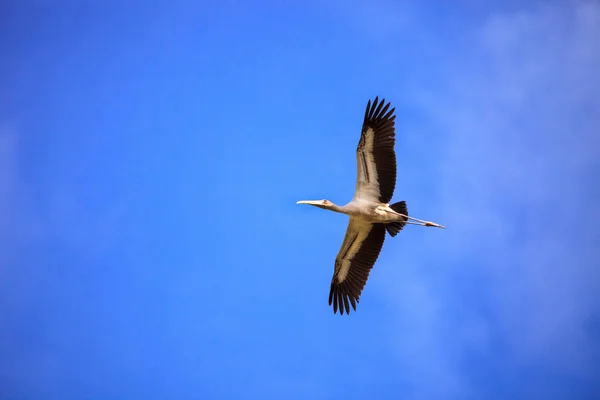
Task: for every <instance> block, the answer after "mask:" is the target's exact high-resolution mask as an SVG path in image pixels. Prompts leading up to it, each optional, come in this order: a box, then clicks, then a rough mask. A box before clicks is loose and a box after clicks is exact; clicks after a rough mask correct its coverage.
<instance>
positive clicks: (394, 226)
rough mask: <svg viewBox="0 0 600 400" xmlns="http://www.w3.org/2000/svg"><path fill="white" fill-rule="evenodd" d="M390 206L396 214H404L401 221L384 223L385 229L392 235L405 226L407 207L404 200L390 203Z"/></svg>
mask: <svg viewBox="0 0 600 400" xmlns="http://www.w3.org/2000/svg"><path fill="white" fill-rule="evenodd" d="M390 208H391V209H392V210H394V211H396V212H397V213H398V214H403V215H406V218H404V219H403V220H402V221H395V222H390V223H387V224H385V229H387V231H388V233H389V234H390V236H392V237H394V236H396V235H397V234H398V232H400V231H401V230H402V228H404V227H405V226H406V221H408V208H407V207H406V202H405V201H404V200H402V201H399V202H397V203H394V204H390Z"/></svg>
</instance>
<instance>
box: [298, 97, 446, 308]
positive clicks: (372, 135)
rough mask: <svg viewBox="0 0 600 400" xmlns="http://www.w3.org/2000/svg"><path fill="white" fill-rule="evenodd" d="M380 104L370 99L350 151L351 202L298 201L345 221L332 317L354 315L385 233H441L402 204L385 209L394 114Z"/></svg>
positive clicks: (392, 169) (390, 190)
mask: <svg viewBox="0 0 600 400" xmlns="http://www.w3.org/2000/svg"><path fill="white" fill-rule="evenodd" d="M389 108H390V103H389V102H388V103H387V104H385V99H382V100H381V102H379V97H375V100H374V101H373V104H371V100H369V101H368V103H367V109H366V111H365V118H364V121H363V126H362V133H361V135H360V141H359V142H358V148H357V149H356V162H357V175H356V190H355V192H354V198H353V199H352V201H351V202H350V203H348V204H346V205H345V206H338V205H336V204H334V203H332V202H331V201H329V200H301V201H298V202H297V204H309V205H311V206H316V207H319V208H323V209H325V210H331V211H335V212H339V213H343V214H347V215H349V216H350V221H349V223H348V228H347V229H346V236H345V237H344V242H343V243H342V247H341V248H340V251H339V253H338V254H337V257H336V258H335V268H334V272H333V278H332V279H331V287H330V289H329V305H330V306H331V305H332V304H333V313H334V314H335V313H337V311H338V310H339V311H340V315H343V314H344V312H345V313H346V314H350V306H352V308H353V309H354V311H356V303H358V302H359V298H360V295H361V293H362V290H363V289H364V287H365V284H366V283H367V279H369V273H370V272H371V269H372V268H373V265H374V264H375V262H376V261H377V258H378V257H379V253H380V252H381V248H382V247H383V242H384V240H385V232H386V231H387V232H388V234H389V235H390V236H392V237H394V236H396V235H397V234H398V232H400V231H401V230H402V228H404V226H406V225H407V224H412V225H420V226H430V227H437V228H444V227H443V226H442V225H439V224H436V223H434V222H429V221H423V220H420V219H417V218H413V217H410V216H409V215H408V209H407V207H406V202H405V201H399V202H397V203H394V204H389V202H390V200H391V199H392V196H393V194H394V188H395V186H396V153H395V151H394V144H395V141H396V134H395V127H394V120H395V119H396V115H394V111H395V108H392V109H391V110H389V111H388V109H389Z"/></svg>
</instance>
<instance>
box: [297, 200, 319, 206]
mask: <svg viewBox="0 0 600 400" xmlns="http://www.w3.org/2000/svg"><path fill="white" fill-rule="evenodd" d="M296 204H310V205H311V206H319V205H321V204H323V202H322V201H320V200H300V201H297V202H296Z"/></svg>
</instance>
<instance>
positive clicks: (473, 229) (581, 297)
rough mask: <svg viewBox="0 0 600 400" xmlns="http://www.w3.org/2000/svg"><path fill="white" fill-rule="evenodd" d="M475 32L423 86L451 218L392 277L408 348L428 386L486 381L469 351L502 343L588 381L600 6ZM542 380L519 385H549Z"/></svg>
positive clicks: (598, 165)
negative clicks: (469, 361)
mask: <svg viewBox="0 0 600 400" xmlns="http://www.w3.org/2000/svg"><path fill="white" fill-rule="evenodd" d="M465 37H466V38H467V40H466V43H465V42H462V43H461V46H458V45H453V44H451V43H450V44H448V43H447V44H448V47H447V48H445V49H440V51H439V55H438V57H439V65H440V67H441V69H443V71H441V72H440V76H442V77H443V78H444V79H443V82H445V83H446V84H444V85H442V86H440V87H437V88H434V89H431V90H429V91H428V92H426V93H418V94H417V95H415V99H416V101H418V102H420V105H421V107H422V108H421V109H422V111H423V112H424V113H425V114H426V115H427V116H429V117H430V118H431V119H432V120H433V124H434V125H435V129H436V130H437V132H439V133H438V134H439V136H438V137H437V138H438V139H439V143H438V144H436V145H434V146H433V147H435V150H437V151H439V152H440V153H439V154H441V155H442V158H441V160H442V162H441V164H440V165H439V166H438V167H439V168H438V169H437V170H438V171H439V174H438V175H437V176H436V178H434V179H438V182H441V187H440V189H439V192H437V193H436V195H437V197H436V201H437V202H438V204H439V206H433V205H432V206H431V208H430V209H429V212H432V210H433V212H434V213H437V214H436V216H435V218H437V219H439V220H441V222H444V223H445V224H446V225H447V226H448V227H449V229H448V230H447V231H445V232H444V235H442V236H443V237H444V238H443V239H441V238H440V235H438V234H437V232H435V233H434V232H428V235H427V238H426V239H422V240H423V242H422V243H420V244H421V245H424V246H428V248H430V249H431V251H432V252H434V251H435V252H436V253H437V254H436V255H435V256H432V255H431V256H427V255H425V256H424V255H423V254H415V251H413V250H411V252H410V253H412V254H413V256H411V255H406V254H407V253H409V252H404V254H403V255H404V257H405V258H404V261H403V264H404V265H405V266H403V267H402V268H403V269H402V270H397V269H396V268H394V269H395V271H394V272H393V274H395V275H396V276H393V277H391V279H389V280H388V282H389V281H392V282H394V284H386V286H387V287H388V288H391V290H392V291H393V293H392V299H393V300H394V303H395V304H399V305H400V306H398V307H400V310H399V312H398V314H399V315H400V317H399V318H400V320H401V323H402V324H406V325H407V326H406V327H405V328H404V330H403V334H402V340H401V341H400V342H399V345H398V346H399V350H400V354H402V356H403V358H404V359H405V360H406V359H409V360H412V361H411V362H410V363H412V364H411V365H412V366H414V367H416V369H413V375H414V379H415V380H416V379H418V378H420V379H421V382H420V383H421V385H420V387H422V388H427V390H428V391H431V393H446V394H454V395H457V396H459V395H460V396H463V397H464V396H465V395H468V394H469V393H477V390H479V389H481V388H480V387H477V385H474V384H473V383H472V382H471V381H472V376H471V375H472V374H473V371H472V370H471V371H466V370H465V369H464V368H463V365H462V363H463V361H464V354H465V353H468V352H472V351H474V350H475V352H479V353H481V354H486V352H490V351H492V350H493V347H494V346H496V351H498V349H500V348H502V349H504V350H505V351H502V352H501V354H498V355H497V360H496V361H498V362H499V363H500V362H502V363H506V364H507V365H510V366H511V369H512V370H511V371H510V372H509V374H514V375H515V376H518V374H519V373H520V372H523V371H525V370H526V369H527V368H528V367H531V366H543V368H544V370H545V371H550V373H552V374H558V375H559V376H564V377H577V378H578V379H583V380H586V379H587V382H591V379H592V374H593V373H594V369H595V366H594V362H597V361H598V360H597V358H596V359H594V357H598V351H597V347H598V341H597V337H595V336H594V333H593V332H592V331H591V330H590V328H589V327H590V324H592V323H594V321H596V323H597V322H598V319H599V318H600V304H599V303H598V301H597V293H598V292H599V291H600V273H599V272H598V270H597V268H596V265H597V259H598V258H599V257H600V253H599V251H598V250H597V244H596V243H597V241H598V239H600V232H599V230H598V228H597V224H596V223H597V222H599V221H600V212H598V209H597V206H596V204H597V202H598V200H600V188H599V185H598V184H597V182H598V177H599V174H600V135H598V126H600V79H599V78H598V72H597V71H598V70H599V69H600V42H598V40H597V39H598V38H599V37H600V5H598V3H596V2H580V3H569V4H561V5H540V6H538V7H536V8H528V9H527V10H526V11H522V12H512V13H502V14H499V13H496V14H492V15H490V16H489V17H488V18H487V19H486V20H485V21H484V22H483V23H482V25H481V26H480V28H479V29H477V30H476V31H474V32H472V33H471V34H469V35H466V36H465ZM465 45H466V46H465ZM463 46H465V47H463ZM466 49H468V50H466ZM415 129H418V128H415ZM423 137H427V138H428V139H427V140H430V138H431V133H430V132H429V133H427V134H424V135H423ZM416 144H417V145H423V146H424V147H425V146H428V147H430V148H431V147H432V146H431V144H430V143H425V142H423V143H416ZM436 208H437V209H436ZM431 218H434V217H433V216H431ZM413 232H414V230H412V231H411V234H413V235H415V233H413ZM420 238H421V237H419V239H418V240H421V239H420ZM405 240H411V241H412V240H417V239H405ZM443 241H445V242H446V245H445V246H444V245H443ZM433 249H435V250H433ZM418 257H420V259H419V258H418ZM390 258H391V256H390V257H389V258H388V257H384V259H385V260H389V259H390ZM423 260H430V262H433V261H436V262H437V261H439V263H438V264H437V265H436V266H435V268H436V271H437V275H436V274H435V273H432V272H431V271H430V270H429V271H423V268H424V267H423V266H422V264H423ZM411 265H421V267H419V268H417V267H414V268H413V267H411ZM427 268H429V269H431V268H432V267H427ZM386 269H387V270H389V269H391V268H386ZM386 272H387V271H386ZM470 277H473V278H470ZM475 277H476V278H475ZM388 278H389V277H388ZM458 278H460V281H459V280H458ZM398 282H401V283H398ZM465 285H482V286H483V287H479V288H477V289H474V290H476V291H478V293H480V296H482V297H478V299H479V300H482V301H483V302H484V303H485V304H483V305H482V304H469V301H470V300H472V298H470V297H469V296H468V295H466V294H461V293H457V292H452V287H454V289H455V290H456V291H467V289H468V288H467V287H465ZM461 302H462V303H461ZM448 303H451V305H448ZM452 304H454V306H452ZM459 304H460V305H459ZM453 307H454V308H456V307H458V308H459V309H460V310H461V311H460V313H459V314H460V315H457V313H456V310H454V311H453V310H452V308H453ZM481 307H483V308H484V309H485V310H481ZM457 324H460V325H461V328H457V327H456V325H457ZM590 349H596V350H594V351H590ZM411 355H412V358H410V357H411ZM417 359H420V360H421V361H420V362H418V361H414V360H417ZM410 363H409V364H410ZM404 365H408V364H407V363H406V362H404ZM472 367H473V365H471V366H470V368H472ZM497 368H499V367H497ZM440 376H441V377H442V380H441V384H440V383H438V384H436V385H432V384H431V383H430V382H431V381H430V380H429V379H434V380H435V381H437V382H440V380H439V379H438V378H439V377H440ZM434 377H435V378H434ZM444 382H445V384H444ZM531 385H533V386H532V387H526V386H527V384H525V385H524V387H523V388H522V390H524V391H527V392H528V393H536V391H537V393H540V391H542V390H544V389H543V388H542V387H540V386H535V385H536V383H535V382H533V383H531Z"/></svg>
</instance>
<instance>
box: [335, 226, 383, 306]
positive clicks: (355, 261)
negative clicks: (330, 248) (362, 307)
mask: <svg viewBox="0 0 600 400" xmlns="http://www.w3.org/2000/svg"><path fill="white" fill-rule="evenodd" d="M384 240H385V226H384V225H383V224H371V223H369V222H365V221H363V220H360V219H357V218H353V217H350V222H349V223H348V229H347V230H346V237H345V238H344V242H343V243H342V248H341V249H340V252H339V253H338V255H337V257H336V258H335V270H334V272H333V278H332V279H331V289H330V291H329V305H331V304H332V303H333V312H334V313H336V312H337V310H338V308H339V310H340V314H344V312H346V314H350V305H352V308H354V310H355V311H356V303H358V300H359V298H360V294H361V292H362V290H363V288H364V287H365V284H366V283H367V279H369V272H370V271H371V268H373V264H375V261H377V257H379V252H380V251H381V248H382V246H383V241H384Z"/></svg>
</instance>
